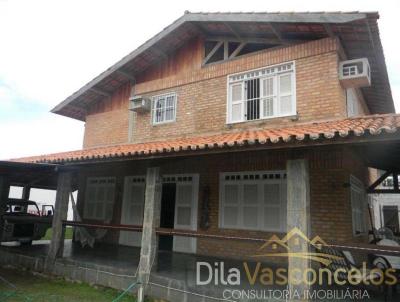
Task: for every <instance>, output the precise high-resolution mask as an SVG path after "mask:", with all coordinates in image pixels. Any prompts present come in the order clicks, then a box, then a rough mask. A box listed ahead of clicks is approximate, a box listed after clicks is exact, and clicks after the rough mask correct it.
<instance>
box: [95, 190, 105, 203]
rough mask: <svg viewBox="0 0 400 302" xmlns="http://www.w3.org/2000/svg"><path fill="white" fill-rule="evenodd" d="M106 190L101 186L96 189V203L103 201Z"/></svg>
mask: <svg viewBox="0 0 400 302" xmlns="http://www.w3.org/2000/svg"><path fill="white" fill-rule="evenodd" d="M105 194H106V189H105V188H104V187H103V186H100V187H98V188H97V196H96V202H103V201H104V200H105V197H106V196H105Z"/></svg>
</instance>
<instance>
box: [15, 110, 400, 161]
mask: <svg viewBox="0 0 400 302" xmlns="http://www.w3.org/2000/svg"><path fill="white" fill-rule="evenodd" d="M399 128H400V114H383V115H370V116H362V117H356V118H347V119H341V120H334V121H327V122H317V123H308V124H298V125H294V126H291V127H286V128H265V129H254V130H246V131H237V132H229V133H224V134H215V135H208V136H198V137H190V138H178V139H170V140H166V141H158V142H148V143H136V144H125V145H118V146H106V147H97V148H91V149H84V150H76V151H70V152H62V153H54V154H47V155H41V156H33V157H25V158H18V159H13V160H11V161H16V162H27V163H61V164H62V163H80V162H95V161H99V160H100V161H108V160H126V159H133V158H146V157H147V158H149V157H152V156H156V157H163V156H168V155H170V154H172V155H178V154H182V155H185V154H186V153H194V154H199V152H201V151H206V152H210V151H212V149H214V150H224V151H225V152H226V151H227V150H238V149H242V150H243V148H246V147H251V148H252V147H254V146H260V147H263V146H264V147H265V148H272V145H275V146H280V147H281V148H285V147H289V146H291V145H292V146H296V145H298V143H302V144H303V145H313V144H328V143H330V142H332V143H334V142H336V143H343V140H345V141H351V139H352V138H363V139H365V140H369V141H374V140H378V139H379V137H381V136H384V135H385V134H392V133H395V132H396V131H397V130H398V129H399ZM397 134H398V133H397ZM396 137H397V140H398V136H396ZM385 156H386V157H387V155H385ZM379 160H380V161H382V158H381V157H379Z"/></svg>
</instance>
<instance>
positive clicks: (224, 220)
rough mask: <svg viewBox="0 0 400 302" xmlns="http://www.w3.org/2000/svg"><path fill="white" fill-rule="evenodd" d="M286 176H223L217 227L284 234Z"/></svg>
mask: <svg viewBox="0 0 400 302" xmlns="http://www.w3.org/2000/svg"><path fill="white" fill-rule="evenodd" d="M286 204H287V201H286V173H284V172H282V171H278V172H272V171H268V172H265V171H262V172H240V173H222V174H221V175H220V211H219V213H220V217H219V218H220V219H219V221H220V223H219V225H220V227H221V228H232V229H244V230H246V229H248V230H261V231H277V232H284V231H285V230H286Z"/></svg>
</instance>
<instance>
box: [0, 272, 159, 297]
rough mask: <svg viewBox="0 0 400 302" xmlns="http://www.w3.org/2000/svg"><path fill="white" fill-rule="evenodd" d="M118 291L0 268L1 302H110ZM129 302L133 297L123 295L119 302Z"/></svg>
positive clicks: (116, 295)
mask: <svg viewBox="0 0 400 302" xmlns="http://www.w3.org/2000/svg"><path fill="white" fill-rule="evenodd" d="M121 292H122V291H117V290H114V289H110V288H104V287H92V286H89V285H88V284H84V283H72V282H68V281H65V280H63V279H54V278H51V279H50V278H48V277H44V276H42V275H39V274H33V273H30V272H27V271H19V270H15V269H11V268H1V267H0V302H28V301H29V302H52V301H54V302H56V301H57V302H64V301H65V302H67V301H68V302H89V301H96V302H112V301H113V300H114V299H116V298H117V297H118V296H119V294H120V293H121ZM128 301H129V302H134V301H136V298H135V297H134V296H131V295H129V296H124V297H123V298H122V299H120V300H119V301H118V302H128ZM147 301H148V302H151V301H152V300H147Z"/></svg>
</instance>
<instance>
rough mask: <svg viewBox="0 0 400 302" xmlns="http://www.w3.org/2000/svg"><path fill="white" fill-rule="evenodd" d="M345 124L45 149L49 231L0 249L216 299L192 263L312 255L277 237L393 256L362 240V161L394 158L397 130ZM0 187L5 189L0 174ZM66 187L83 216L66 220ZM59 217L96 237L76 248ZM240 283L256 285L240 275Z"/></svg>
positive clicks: (306, 246)
mask: <svg viewBox="0 0 400 302" xmlns="http://www.w3.org/2000/svg"><path fill="white" fill-rule="evenodd" d="M370 132H371V131H370ZM355 133H356V132H354V131H353V132H349V134H348V137H347V136H344V135H340V136H339V135H338V137H336V138H335V139H334V140H328V139H326V138H323V137H322V134H321V135H320V136H319V137H314V138H312V137H311V136H310V135H309V134H308V136H307V137H304V136H303V137H302V136H301V135H300V136H295V137H294V138H296V139H295V140H292V141H290V140H289V141H290V142H289V141H286V140H284V139H278V140H277V141H276V142H274V143H272V142H270V141H269V143H260V142H259V141H260V137H258V139H257V141H256V140H255V139H253V140H252V139H251V138H249V136H248V135H247V136H244V137H241V138H240V139H239V138H237V137H236V138H235V140H234V143H231V144H228V142H227V141H229V142H230V140H231V138H229V139H226V140H225V143H224V144H223V145H221V146H216V145H214V144H212V146H213V147H212V148H211V147H209V146H211V144H210V145H208V147H203V145H197V147H195V146H194V145H193V144H194V143H193V142H190V146H191V147H187V148H186V149H183V148H181V149H179V151H174V150H178V149H174V150H172V149H168V150H167V149H166V148H164V149H160V150H163V151H151V152H150V151H147V152H146V153H145V152H142V153H126V152H124V151H121V150H113V152H110V150H108V149H107V153H105V154H103V155H102V156H101V155H99V154H95V155H93V156H91V157H88V156H86V155H82V154H79V156H78V155H76V156H75V155H73V154H72V155H71V154H66V155H65V154H64V155H52V156H50V157H48V158H47V160H48V161H52V164H57V170H56V173H55V174H54V175H53V177H51V179H52V182H53V184H54V185H55V187H56V188H57V198H56V205H55V213H54V219H53V237H52V240H51V241H50V242H39V243H38V244H34V245H33V246H32V247H18V246H2V247H1V252H2V253H4V255H5V256H4V257H1V259H8V260H7V261H9V259H11V258H7V257H17V258H18V259H17V260H13V261H17V262H18V263H21V265H25V266H28V267H29V268H31V269H34V270H39V269H42V270H43V271H46V272H48V273H53V274H59V275H63V276H66V277H68V278H71V279H78V280H80V279H81V278H85V279H84V281H88V282H92V283H97V282H100V283H101V284H105V285H107V286H112V287H116V288H122V289H124V288H127V286H128V285H129V284H132V283H133V282H140V284H141V286H140V290H139V293H138V294H139V296H143V294H144V293H147V294H149V295H154V296H156V297H157V296H159V297H164V298H166V297H170V299H171V300H172V301H174V300H177V299H173V298H172V297H173V296H171V295H183V296H180V297H181V298H182V297H184V296H185V295H186V296H185V297H186V298H185V299H189V300H188V301H195V300H194V299H195V298H188V297H189V296H187V295H189V294H188V293H187V292H191V294H190V295H192V296H193V297H197V298H198V299H199V301H208V300H207V299H209V300H210V301H211V300H212V301H215V300H221V299H223V297H222V296H221V290H223V289H224V288H226V287H227V285H226V284H223V283H221V282H217V284H215V282H211V283H209V284H207V285H204V286H203V285H199V284H193V282H194V281H196V279H195V277H196V273H197V267H196V265H197V263H199V262H206V263H209V264H211V265H214V264H215V263H217V269H220V267H221V266H220V263H221V262H223V263H224V265H226V267H229V265H231V266H232V267H240V268H243V262H244V261H246V262H248V263H251V264H252V265H257V263H261V264H260V265H265V266H268V267H281V268H287V269H291V268H297V269H299V268H300V269H302V270H306V269H308V268H310V267H313V266H315V265H316V264H315V263H312V261H310V258H308V259H305V260H299V258H296V257H288V255H285V256H284V257H282V256H279V255H278V256H277V255H275V257H271V255H270V254H271V249H274V248H276V247H275V246H274V244H277V243H278V245H279V244H280V243H282V242H283V241H284V242H285V246H286V248H288V249H289V250H290V251H291V252H296V253H309V252H310V251H312V250H314V249H315V248H316V246H313V244H314V243H315V240H317V239H318V238H319V239H322V240H323V241H322V243H323V244H326V245H327V246H330V247H333V248H335V249H338V250H351V251H352V254H353V256H354V258H356V260H357V261H359V262H362V261H363V259H366V258H368V254H377V253H379V254H385V253H389V254H391V255H399V254H400V250H399V249H396V248H386V247H385V248H383V247H382V246H380V247H379V248H378V249H377V248H376V246H374V245H370V244H369V239H370V238H369V234H368V233H369V232H368V230H369V229H371V228H370V226H369V225H368V224H369V222H368V211H367V201H366V198H365V197H366V189H367V188H368V186H369V184H370V183H371V178H373V177H374V176H373V175H372V176H371V173H370V172H371V171H370V170H369V168H379V169H385V168H386V169H389V168H391V169H395V168H397V167H399V165H398V163H399V162H396V161H395V159H394V157H389V156H385V154H386V153H385V152H388V150H390V154H397V153H396V152H397V151H396V150H399V149H398V148H399V145H398V134H397V133H393V132H388V133H382V134H377V133H375V134H372V133H368V134H362V135H361V134H357V135H356V134H355ZM239 142H240V143H239ZM164 147H165V146H164ZM117 151H118V152H119V153H118V152H117ZM96 152H98V150H97V151H96ZM382 158H384V160H383V159H382ZM38 160H40V159H38ZM42 160H43V159H42ZM3 179H7V173H4V176H3ZM8 184H9V182H8ZM74 186H75V187H74ZM2 188H3V192H6V191H7V181H4V182H3V185H2ZM75 188H76V189H78V200H77V212H78V213H79V216H80V217H81V221H78V220H75V221H68V220H67V219H66V211H67V208H68V207H67V205H68V202H69V198H70V193H71V191H72V190H74V189H75ZM66 226H73V227H75V228H77V229H78V228H82V229H85V230H88V232H89V233H90V234H91V235H92V237H95V243H94V247H93V248H91V247H89V246H86V247H81V246H80V243H79V242H78V241H79V240H78V239H77V238H76V237H75V238H74V242H70V241H65V240H64V228H65V227H66ZM293 229H296V230H299V232H297V231H296V232H295V233H294V235H296V237H297V239H296V238H295V237H294V240H293V241H292V240H290V238H288V237H287V234H288V233H290V231H291V230H293ZM94 230H95V231H94ZM301 240H305V241H301ZM298 242H301V243H300V244H298ZM270 243H271V244H270ZM311 243H313V244H311ZM7 245H8V244H7ZM270 248H271V249H270ZM39 254H40V255H41V256H39ZM273 254H276V253H273ZM16 255H18V256H16ZM31 258H32V260H27V259H31ZM13 259H14V258H13ZM38 259H41V260H38ZM226 267H225V270H226ZM214 269H215V267H214ZM206 272H207V271H206ZM89 278H91V279H90V280H91V281H90V280H89ZM157 278H160V279H157ZM245 278H246V272H245V271H244V270H243V271H242V274H241V280H242V279H245ZM117 280H119V281H117ZM155 280H172V281H168V282H167V283H162V284H161V283H159V282H158V283H157V282H156V281H155ZM124 282H125V283H124ZM156 283H157V285H155V284H156ZM243 283H244V281H243ZM174 284H175V285H174ZM240 287H241V288H242V287H245V285H244V284H241V285H240ZM246 287H247V288H259V287H260V288H265V285H263V284H261V283H259V282H256V284H249V283H248V282H247V283H246ZM294 287H295V288H296V286H294ZM297 287H299V286H297ZM309 287H310V286H303V287H302V289H304V288H306V289H307V288H309ZM156 288H158V289H157V290H156ZM214 288H217V289H218V290H217V291H213V290H214ZM267 288H274V285H269V286H267ZM194 290H196V291H194ZM156 291H158V292H156ZM161 291H162V292H161ZM210 291H211V292H212V293H213V294H211V293H210ZM193 293H194V294H193ZM167 299H168V298H167ZM381 301H383V300H381ZM393 301H394V300H393Z"/></svg>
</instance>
